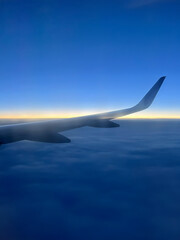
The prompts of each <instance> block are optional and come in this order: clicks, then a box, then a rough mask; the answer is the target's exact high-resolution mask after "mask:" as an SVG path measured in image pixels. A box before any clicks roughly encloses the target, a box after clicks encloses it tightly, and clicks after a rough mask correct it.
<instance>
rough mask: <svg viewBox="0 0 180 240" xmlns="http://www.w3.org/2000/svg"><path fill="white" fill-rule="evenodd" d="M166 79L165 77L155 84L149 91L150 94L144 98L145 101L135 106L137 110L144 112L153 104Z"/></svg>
mask: <svg viewBox="0 0 180 240" xmlns="http://www.w3.org/2000/svg"><path fill="white" fill-rule="evenodd" d="M165 78H166V77H165V76H164V77H161V78H160V79H159V80H158V81H157V82H156V83H155V84H154V86H153V87H152V88H151V89H150V90H149V92H148V93H147V94H146V95H145V96H144V97H143V99H142V100H141V101H140V102H139V103H138V104H137V105H136V106H135V108H137V109H140V110H144V109H146V108H148V107H149V106H150V105H151V104H152V102H153V100H154V98H155V97H156V95H157V93H158V91H159V89H160V87H161V85H162V84H163V82H164V80H165Z"/></svg>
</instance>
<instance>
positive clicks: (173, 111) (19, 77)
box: [0, 0, 180, 116]
mask: <svg viewBox="0 0 180 240" xmlns="http://www.w3.org/2000/svg"><path fill="white" fill-rule="evenodd" d="M179 12H180V3H179V1H173V0H170V1H168V0H167V1H165V0H164V1H163V0H146V1H145V0H126V1H125V0H122V1H116V0H114V1H106V0H104V1H101V0H91V1H83V0H82V1H79V0H78V1H70V0H66V1H63V0H62V1H55V0H52V1H48V0H36V1H35V0H31V1H30V0H27V1H24V0H22V1H21V0H18V1H16V0H1V1H0V46H1V54H0V76H1V94H0V109H1V112H0V113H1V114H0V115H1V116H7V115H8V114H9V115H18V114H22V115H23V114H27V115H28V114H31V113H33V114H37V113H38V114H63V113H66V114H68V115H71V114H76V113H77V114H79V113H88V112H93V111H94V112H97V111H104V110H114V109H118V108H122V107H129V106H131V105H132V104H134V103H136V102H137V101H139V100H140V98H141V97H142V96H143V95H144V94H145V93H146V91H147V90H148V89H149V88H150V87H151V86H152V85H153V84H154V82H155V81H156V80H157V79H158V78H159V77H161V76H162V75H167V80H166V82H165V84H164V86H163V88H162V90H161V92H160V94H159V95H158V98H157V99H156V102H155V103H154V105H153V106H152V108H151V109H150V110H148V112H147V113H143V114H144V115H146V114H148V113H149V114H152V113H154V114H157V113H158V114H165V115H167V114H168V115H173V116H174V115H176V116H178V115H179V116H180V111H179V106H180V97H179V89H180V78H179V77H180V74H179V69H180V66H179V65H180V56H179V55H180V54H179V53H180V44H179V42H180V16H179ZM141 115H142V114H141Z"/></svg>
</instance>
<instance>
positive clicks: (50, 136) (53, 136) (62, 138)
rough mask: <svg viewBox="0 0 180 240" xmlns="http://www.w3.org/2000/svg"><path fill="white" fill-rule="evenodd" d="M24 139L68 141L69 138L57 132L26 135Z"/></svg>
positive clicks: (53, 141)
mask: <svg viewBox="0 0 180 240" xmlns="http://www.w3.org/2000/svg"><path fill="white" fill-rule="evenodd" d="M26 140H29V141H36V142H46V143H69V142H71V140H70V139H69V138H67V137H65V136H63V135H62V134H59V133H45V134H40V135H39V134H38V135H36V134H33V135H29V136H26Z"/></svg>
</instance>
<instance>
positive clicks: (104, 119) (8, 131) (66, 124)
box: [0, 77, 165, 144]
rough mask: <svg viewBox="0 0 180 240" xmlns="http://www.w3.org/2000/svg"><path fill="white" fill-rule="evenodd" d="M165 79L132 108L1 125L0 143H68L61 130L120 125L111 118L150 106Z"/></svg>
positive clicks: (157, 83) (158, 82)
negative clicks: (23, 141) (25, 141)
mask: <svg viewBox="0 0 180 240" xmlns="http://www.w3.org/2000/svg"><path fill="white" fill-rule="evenodd" d="M164 79H165V77H161V78H160V79H159V80H158V81H157V82H156V83H155V85H154V86H153V87H152V88H151V89H150V90H149V92H148V93H147V94H146V95H145V96H144V98H143V99H142V100H141V101H140V102H139V103H138V104H137V105H135V106H134V107H131V108H127V109H122V110H117V111H112V112H106V113H100V114H93V115H88V116H82V117H76V118H66V119H58V120H57V119H56V120H48V121H38V122H28V123H21V124H11V125H6V126H0V144H7V143H12V142H16V141H22V140H30V141H39V142H49V143H68V142H70V141H71V140H70V139H68V138H67V137H65V136H63V135H61V134H59V132H63V131H66V130H70V129H74V128H80V127H84V126H91V127H98V128H112V127H119V124H117V123H114V122H112V121H110V120H112V119H115V118H118V117H122V116H126V115H128V114H132V113H135V112H139V111H142V110H144V109H146V108H148V107H149V106H150V105H151V103H152V102H153V100H154V98H155V97H156V95H157V93H158V91H159V89H160V87H161V85H162V84H163V82H164Z"/></svg>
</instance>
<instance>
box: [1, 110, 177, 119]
mask: <svg viewBox="0 0 180 240" xmlns="http://www.w3.org/2000/svg"><path fill="white" fill-rule="evenodd" d="M104 112H108V111H107V110H105V111H98V112H97V111H77V112H75V111H71V112H70V111H68V112H67V111H66V112H64V113H55V112H40V113H37V112H33V113H31V112H26V113H19V112H18V113H14V112H13V113H4V114H3V113H2V114H0V119H48V118H50V119H55V118H73V117H80V116H86V115H91V114H97V113H104ZM121 118H122V119H163V118H164V119H180V112H171V111H168V112H167V111H166V112H165V111H153V112H150V111H148V112H140V113H134V114H130V115H127V116H124V117H120V118H119V119H121Z"/></svg>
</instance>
